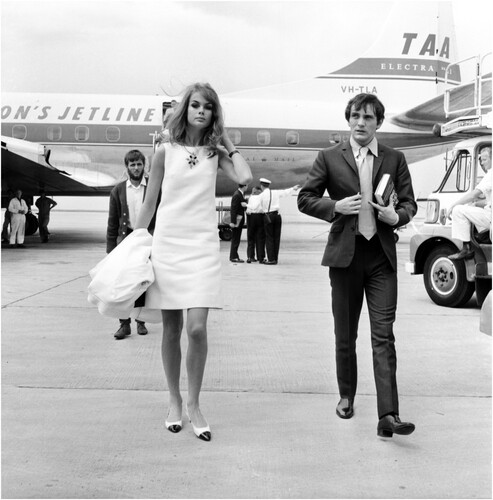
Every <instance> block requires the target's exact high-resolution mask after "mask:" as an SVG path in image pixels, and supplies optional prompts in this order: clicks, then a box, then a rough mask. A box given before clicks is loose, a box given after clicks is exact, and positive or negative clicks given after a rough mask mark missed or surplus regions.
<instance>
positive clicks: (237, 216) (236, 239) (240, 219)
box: [229, 184, 247, 263]
mask: <svg viewBox="0 0 493 500" xmlns="http://www.w3.org/2000/svg"><path fill="white" fill-rule="evenodd" d="M246 188H247V186H246V185H245V184H239V185H238V189H237V190H236V191H235V192H234V194H233V196H232V198H231V212H230V214H231V223H230V226H231V228H232V233H233V236H232V238H231V247H230V251H229V260H230V261H231V262H235V263H238V262H245V261H244V260H243V259H240V256H239V255H238V248H239V246H240V241H241V233H242V231H243V224H244V222H245V207H246V205H247V202H246V199H245V191H246Z"/></svg>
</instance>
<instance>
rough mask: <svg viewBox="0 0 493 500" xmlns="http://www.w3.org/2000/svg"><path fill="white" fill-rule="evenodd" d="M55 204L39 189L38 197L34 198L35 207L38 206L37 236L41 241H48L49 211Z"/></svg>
mask: <svg viewBox="0 0 493 500" xmlns="http://www.w3.org/2000/svg"><path fill="white" fill-rule="evenodd" d="M56 206H57V202H56V201H54V200H52V199H51V198H48V197H47V196H46V193H45V192H44V191H41V193H40V197H39V198H38V199H37V200H36V207H38V222H39V237H40V238H41V242H42V243H48V236H49V234H50V233H49V232H48V224H49V223H50V212H51V209H52V208H54V207H56Z"/></svg>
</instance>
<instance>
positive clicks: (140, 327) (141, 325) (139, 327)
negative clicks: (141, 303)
mask: <svg viewBox="0 0 493 500" xmlns="http://www.w3.org/2000/svg"><path fill="white" fill-rule="evenodd" d="M137 333H138V334H139V335H147V334H148V333H149V332H148V331H147V328H146V325H145V323H143V322H142V321H137Z"/></svg>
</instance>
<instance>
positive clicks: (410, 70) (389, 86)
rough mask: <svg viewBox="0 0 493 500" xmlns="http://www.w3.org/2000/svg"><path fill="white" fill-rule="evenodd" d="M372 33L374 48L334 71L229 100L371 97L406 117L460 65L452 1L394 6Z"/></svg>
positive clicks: (452, 78) (456, 78)
mask: <svg viewBox="0 0 493 500" xmlns="http://www.w3.org/2000/svg"><path fill="white" fill-rule="evenodd" d="M371 29H373V31H374V32H375V33H379V34H378V36H377V38H376V39H375V41H374V43H373V44H372V45H371V46H370V47H369V49H368V50H367V51H366V52H365V53H364V54H363V55H362V56H361V57H359V58H358V59H356V60H354V61H353V62H351V63H350V64H348V65H346V66H344V67H342V68H340V69H338V70H336V71H333V72H330V73H327V74H324V75H320V76H317V77H315V78H312V79H309V80H303V81H298V82H291V83H286V84H281V85H272V86H269V87H264V88H261V89H255V90H252V91H240V92H236V93H233V94H229V95H235V96H237V97H253V96H255V97H257V98H260V99H273V100H276V99H297V100H304V101H319V102H324V101H327V100H328V99H330V100H332V101H339V100H340V102H342V103H345V102H347V101H348V100H349V99H350V98H351V97H353V96H354V95H356V94H359V93H361V92H367V93H374V94H377V95H378V96H379V97H380V98H381V99H382V101H383V102H384V103H385V106H386V108H388V109H389V110H392V112H403V111H405V110H406V109H409V108H411V107H414V106H417V105H418V104H420V103H422V102H423V101H426V100H429V99H432V98H434V97H436V96H437V95H439V94H441V93H443V91H444V78H445V71H446V68H447V65H448V64H449V63H450V62H452V61H456V60H457V46H456V37H455V28H454V21H453V11H452V2H451V1H434V2H416V1H396V2H394V4H393V6H392V8H391V10H390V11H389V15H388V17H387V19H386V21H385V22H384V23H383V24H382V26H381V27H378V26H377V27H374V26H372V27H371ZM364 35H365V36H366V37H368V36H370V35H371V33H369V32H368V31H365V32H364ZM451 71H452V72H453V74H449V75H448V81H449V84H450V83H453V84H459V83H460V82H461V75H460V70H459V68H458V67H457V66H455V67H453V68H452V70H451Z"/></svg>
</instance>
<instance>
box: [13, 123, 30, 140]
mask: <svg viewBox="0 0 493 500" xmlns="http://www.w3.org/2000/svg"><path fill="white" fill-rule="evenodd" d="M12 137H13V138H14V139H25V138H26V137H27V128H26V126H25V125H14V126H13V127H12Z"/></svg>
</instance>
